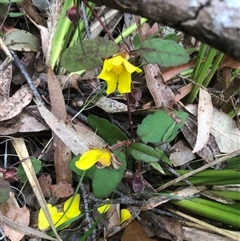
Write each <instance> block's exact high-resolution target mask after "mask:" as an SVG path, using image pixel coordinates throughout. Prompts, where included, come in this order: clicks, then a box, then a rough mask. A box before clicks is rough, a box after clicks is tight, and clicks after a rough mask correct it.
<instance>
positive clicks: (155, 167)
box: [150, 162, 165, 174]
mask: <svg viewBox="0 0 240 241" xmlns="http://www.w3.org/2000/svg"><path fill="white" fill-rule="evenodd" d="M150 165H151V166H152V167H153V168H154V169H156V170H157V171H159V172H161V173H162V174H165V172H164V170H163V169H162V167H161V166H160V164H159V163H158V162H151V163H150Z"/></svg>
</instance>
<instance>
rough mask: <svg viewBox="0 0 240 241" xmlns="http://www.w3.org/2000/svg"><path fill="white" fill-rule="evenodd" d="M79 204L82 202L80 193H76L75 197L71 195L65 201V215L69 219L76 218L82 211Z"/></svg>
mask: <svg viewBox="0 0 240 241" xmlns="http://www.w3.org/2000/svg"><path fill="white" fill-rule="evenodd" d="M73 198H74V199H73ZM72 200H73V201H72ZM79 204H80V195H79V194H76V195H75V197H74V196H72V197H70V198H69V199H68V200H67V201H66V202H65V203H64V206H63V210H64V212H65V215H66V216H67V217H68V218H69V219H71V218H75V217H77V216H78V215H79V214H80V213H81V212H80V209H79Z"/></svg>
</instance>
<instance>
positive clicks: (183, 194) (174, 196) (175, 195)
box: [140, 187, 201, 210]
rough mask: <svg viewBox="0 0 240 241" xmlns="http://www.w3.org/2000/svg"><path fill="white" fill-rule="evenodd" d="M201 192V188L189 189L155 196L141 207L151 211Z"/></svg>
mask: <svg viewBox="0 0 240 241" xmlns="http://www.w3.org/2000/svg"><path fill="white" fill-rule="evenodd" d="M200 191H201V189H200V188H198V189H197V188H195V187H187V188H184V189H180V190H177V191H175V192H172V193H168V194H166V195H165V196H153V197H151V198H149V199H148V200H147V201H146V203H145V204H144V205H142V206H141V207H140V209H141V210H151V209H153V208H155V207H157V206H159V205H161V204H163V203H166V202H168V201H170V200H179V199H184V198H190V197H193V195H195V194H196V193H199V192H200Z"/></svg>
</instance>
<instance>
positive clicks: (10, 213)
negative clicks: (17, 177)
mask: <svg viewBox="0 0 240 241" xmlns="http://www.w3.org/2000/svg"><path fill="white" fill-rule="evenodd" d="M0 212H1V214H2V215H4V216H5V217H7V218H9V219H10V220H11V221H13V222H16V223H19V224H22V225H25V226H28V225H29V222H30V212H29V210H28V209H27V207H26V206H24V207H22V208H19V207H18V206H16V199H15V198H14V194H13V193H12V194H11V195H10V198H9V199H8V201H7V202H6V203H4V204H1V205H0ZM2 228H3V231H4V234H5V235H6V237H8V238H9V239H10V240H11V241H19V240H21V239H22V238H23V237H24V235H25V234H24V233H22V232H17V231H16V230H14V229H13V228H11V227H9V226H7V225H6V224H3V226H2Z"/></svg>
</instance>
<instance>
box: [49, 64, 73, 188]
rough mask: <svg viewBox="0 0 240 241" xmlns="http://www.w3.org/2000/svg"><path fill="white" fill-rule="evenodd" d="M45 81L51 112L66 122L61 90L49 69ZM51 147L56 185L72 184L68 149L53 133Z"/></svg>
mask: <svg viewBox="0 0 240 241" xmlns="http://www.w3.org/2000/svg"><path fill="white" fill-rule="evenodd" d="M47 79H48V89H49V96H50V100H51V112H52V113H53V115H54V116H56V117H57V118H58V119H60V120H62V121H64V122H65V121H66V120H67V112H66V107H65V101H64V98H63V94H62V89H61V86H60V83H59V81H58V80H57V78H56V76H55V74H54V73H53V71H52V69H51V68H49V70H48V78H47ZM53 146H54V167H55V172H56V180H57V183H58V182H61V181H66V182H68V183H72V171H71V170H70V168H69V163H70V161H71V159H72V155H71V151H70V148H69V147H68V146H67V145H65V143H64V142H63V141H62V140H61V139H60V138H59V137H58V136H57V135H56V134H55V133H53Z"/></svg>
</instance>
